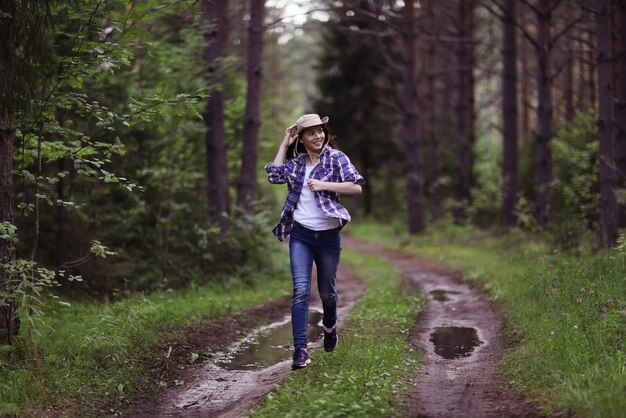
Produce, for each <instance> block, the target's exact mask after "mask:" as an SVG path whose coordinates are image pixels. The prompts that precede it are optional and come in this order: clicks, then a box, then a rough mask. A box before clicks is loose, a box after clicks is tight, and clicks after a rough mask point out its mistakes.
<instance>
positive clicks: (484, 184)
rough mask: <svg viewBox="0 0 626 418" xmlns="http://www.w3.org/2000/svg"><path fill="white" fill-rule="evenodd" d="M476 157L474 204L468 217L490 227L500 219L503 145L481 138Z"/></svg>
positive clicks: (469, 208) (476, 222)
mask: <svg viewBox="0 0 626 418" xmlns="http://www.w3.org/2000/svg"><path fill="white" fill-rule="evenodd" d="M474 155H475V161H474V167H473V175H474V177H475V178H474V184H473V186H472V190H471V195H472V203H471V205H469V206H468V208H467V215H468V216H469V217H470V219H471V221H472V222H473V223H475V224H477V225H483V226H489V225H493V224H494V222H497V220H498V219H500V202H501V201H502V187H501V181H502V173H501V170H502V169H501V161H502V157H501V155H502V145H501V144H500V143H493V142H492V141H491V140H489V139H487V138H480V139H479V140H478V141H477V144H476V146H475V151H474ZM496 202H497V203H496Z"/></svg>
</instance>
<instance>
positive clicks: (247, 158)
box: [237, 0, 265, 214]
mask: <svg viewBox="0 0 626 418" xmlns="http://www.w3.org/2000/svg"><path fill="white" fill-rule="evenodd" d="M264 11H265V1H264V0H251V1H250V27H249V30H248V69H247V78H248V92H247V96H246V111H245V115H244V125H243V147H242V150H241V172H240V175H239V187H238V189H237V204H238V205H239V206H240V207H241V208H242V209H243V211H244V213H247V214H251V213H252V211H253V209H254V207H253V204H254V201H255V199H256V183H257V175H256V172H257V167H256V166H257V160H258V153H259V152H258V136H259V127H260V126H261V116H260V115H261V82H262V80H263V73H262V68H261V62H262V60H261V58H262V51H263V16H264V14H265V13H264Z"/></svg>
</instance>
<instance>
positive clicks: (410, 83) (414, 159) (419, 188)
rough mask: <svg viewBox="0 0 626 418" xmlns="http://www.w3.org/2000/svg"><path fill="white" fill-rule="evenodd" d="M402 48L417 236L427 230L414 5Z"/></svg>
mask: <svg viewBox="0 0 626 418" xmlns="http://www.w3.org/2000/svg"><path fill="white" fill-rule="evenodd" d="M402 19H403V23H404V25H403V30H402V41H403V42H402V45H403V48H402V49H403V52H404V63H403V71H402V82H403V88H404V89H403V90H404V94H403V124H402V139H403V142H404V145H405V152H406V160H405V168H406V198H407V208H408V223H409V233H410V234H416V233H418V232H420V231H421V230H423V229H424V226H425V225H424V202H423V200H424V180H423V175H422V167H421V163H420V161H421V160H420V158H421V157H420V140H419V132H418V128H419V124H418V114H417V107H418V97H417V78H416V66H417V61H416V50H415V49H416V48H415V43H416V32H415V2H414V1H413V0H409V1H405V2H404V8H403V18H402Z"/></svg>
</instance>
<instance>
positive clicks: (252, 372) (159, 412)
mask: <svg viewBox="0 0 626 418" xmlns="http://www.w3.org/2000/svg"><path fill="white" fill-rule="evenodd" d="M315 282H316V280H315V276H314V277H313V280H312V290H311V295H312V296H311V308H312V309H318V310H321V305H320V303H319V297H318V296H317V289H316V286H315ZM289 285H290V284H289V281H288V280H286V281H285V286H289ZM337 289H338V293H339V306H338V310H337V314H338V321H337V322H338V327H339V329H341V327H342V325H343V323H344V321H345V318H346V317H347V315H348V313H349V311H350V310H351V309H352V308H353V307H354V305H355V303H356V302H357V301H358V300H359V298H360V297H361V295H362V293H363V284H362V282H361V281H360V280H359V279H358V278H357V277H356V276H355V275H354V274H352V272H351V271H350V269H349V268H347V267H345V266H343V265H340V268H339V271H338V274H337ZM289 307H290V305H286V304H285V312H284V316H283V319H281V320H280V321H278V323H277V324H275V325H278V326H282V325H284V322H285V318H287V317H288V316H289V313H290V310H289ZM215 332H223V330H219V329H217V330H215ZM232 343H233V346H237V345H238V344H239V343H240V341H232ZM290 343H291V333H290V332H289V336H288V338H287V339H286V340H285V342H284V344H290ZM321 344H322V343H321V341H312V342H310V343H309V352H311V351H312V350H315V349H317V348H319V347H320V346H321ZM285 348H286V347H285ZM289 355H290V351H289V352H287V356H289ZM217 357H218V358H219V356H217ZM282 358H284V357H282ZM312 367H314V364H313V365H312ZM290 369H291V360H288V359H287V360H282V361H278V362H277V363H275V364H273V365H270V366H267V367H262V368H256V367H255V368H251V369H246V370H228V368H227V367H221V366H220V365H219V361H209V362H207V363H206V364H204V365H202V366H201V367H196V368H194V369H193V370H189V371H187V375H186V376H184V379H183V380H184V382H185V383H184V384H182V385H181V386H174V387H169V388H165V389H163V390H161V391H160V392H159V394H158V395H157V396H156V397H154V398H153V399H150V400H149V401H147V402H144V403H142V404H141V405H137V406H136V407H135V408H134V409H133V410H132V411H128V412H126V413H125V414H124V415H126V416H132V417H146V418H148V417H242V416H245V415H246V414H247V413H249V411H250V410H251V409H253V408H254V407H256V406H257V405H259V404H260V403H261V402H262V401H263V399H265V397H266V395H267V394H268V393H270V392H271V391H273V390H274V389H275V388H276V386H277V385H278V384H280V383H281V382H282V381H283V380H284V379H285V378H286V377H287V375H288V374H289V371H290Z"/></svg>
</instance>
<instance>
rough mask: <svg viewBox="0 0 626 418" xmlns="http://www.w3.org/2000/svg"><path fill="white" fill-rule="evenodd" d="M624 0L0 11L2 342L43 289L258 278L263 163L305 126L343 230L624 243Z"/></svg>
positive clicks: (36, 0)
mask: <svg viewBox="0 0 626 418" xmlns="http://www.w3.org/2000/svg"><path fill="white" fill-rule="evenodd" d="M625 8H626V2H624V1H623V0H598V1H583V0H580V1H558V0H536V1H535V0H520V1H497V0H481V1H478V0H450V1H445V2H436V1H434V0H420V1H404V2H402V1H385V0H381V1H378V0H377V1H306V2H286V1H259V0H252V1H250V2H244V1H241V2H239V1H238V2H227V1H225V0H200V1H157V0H145V1H127V0H116V1H103V0H100V1H98V0H81V1H78V0H76V1H41V0H1V1H0V22H1V25H2V32H1V33H0V48H1V52H0V92H1V96H0V124H1V126H0V145H1V147H0V199H1V202H0V221H1V222H2V223H1V228H2V229H0V257H1V262H2V268H1V269H0V284H1V287H0V291H2V293H0V296H2V305H3V306H2V308H1V313H2V318H1V319H2V321H1V322H0V325H1V326H0V328H2V329H4V330H6V331H8V332H5V333H4V334H5V336H7V337H8V339H9V341H10V336H11V335H12V334H14V333H15V332H17V328H18V323H17V322H16V317H15V315H14V312H15V311H16V309H17V310H18V311H19V309H20V307H21V309H25V308H26V307H28V308H29V309H34V308H36V307H37V306H38V305H37V302H36V299H35V298H36V297H37V295H39V294H40V292H41V289H42V288H47V287H58V285H62V286H61V288H60V289H61V292H62V293H65V294H66V295H70V294H74V295H81V296H94V297H97V298H103V297H104V298H107V299H109V300H110V299H115V298H120V297H124V296H125V295H127V294H129V293H130V292H134V291H140V290H141V291H144V290H156V289H169V288H177V287H184V286H189V285H190V284H191V283H204V282H208V281H219V280H221V279H222V278H224V277H226V276H229V275H233V274H237V273H238V272H241V271H244V270H248V271H256V270H270V271H271V269H272V268H273V263H272V260H273V257H272V254H273V253H275V252H276V251H277V244H276V243H274V239H273V237H272V236H271V233H270V231H271V228H272V226H273V224H274V223H275V222H276V221H277V219H278V214H279V211H280V207H281V204H282V199H283V198H284V193H285V190H284V189H282V188H277V187H272V186H271V185H269V183H267V181H266V178H265V173H264V171H263V169H262V167H263V166H264V164H265V163H266V162H268V161H271V160H273V157H274V154H275V152H276V149H277V146H278V144H279V142H280V141H281V139H282V136H283V134H284V129H285V128H286V127H287V126H289V125H291V124H292V123H293V121H294V120H295V119H296V117H297V116H298V115H299V114H302V113H313V112H314V113H319V114H320V115H328V116H330V124H329V128H330V130H331V131H332V133H334V134H336V135H337V140H338V143H339V147H340V148H341V149H342V150H344V151H345V152H346V153H347V154H348V155H349V156H350V157H351V159H352V161H353V162H354V164H355V165H356V166H357V167H358V168H359V170H360V171H361V173H362V174H363V175H364V176H365V178H366V180H367V184H366V186H365V189H364V194H363V195H362V196H360V197H358V198H351V199H350V200H347V201H346V204H347V206H348V207H349V209H350V210H351V212H352V214H353V216H354V217H356V218H357V219H358V218H363V217H369V218H372V219H375V220H379V221H381V222H386V223H394V224H396V225H397V227H398V228H399V229H403V230H405V231H409V232H410V233H412V234H419V233H420V232H421V231H423V230H424V228H426V227H427V226H428V225H429V224H431V223H433V222H454V223H474V224H477V225H480V226H481V227H485V228H488V227H500V226H501V227H503V228H524V229H527V230H531V231H535V232H537V233H539V234H543V235H544V236H545V237H546V238H547V239H548V240H550V241H552V242H553V244H554V245H555V247H558V248H561V249H565V250H568V251H576V250H577V249H578V248H581V247H590V246H591V247H593V248H602V247H610V246H614V245H616V244H619V243H622V244H623V242H624V238H623V236H622V237H621V238H620V235H619V227H620V226H624V223H625V222H626V216H624V211H623V208H624V206H623V205H624V198H623V188H624V173H626V76H625V73H626V36H624V31H623V29H622V28H624V26H625V25H624V19H626V10H625ZM29 298H31V299H29ZM18 301H19V303H18Z"/></svg>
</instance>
